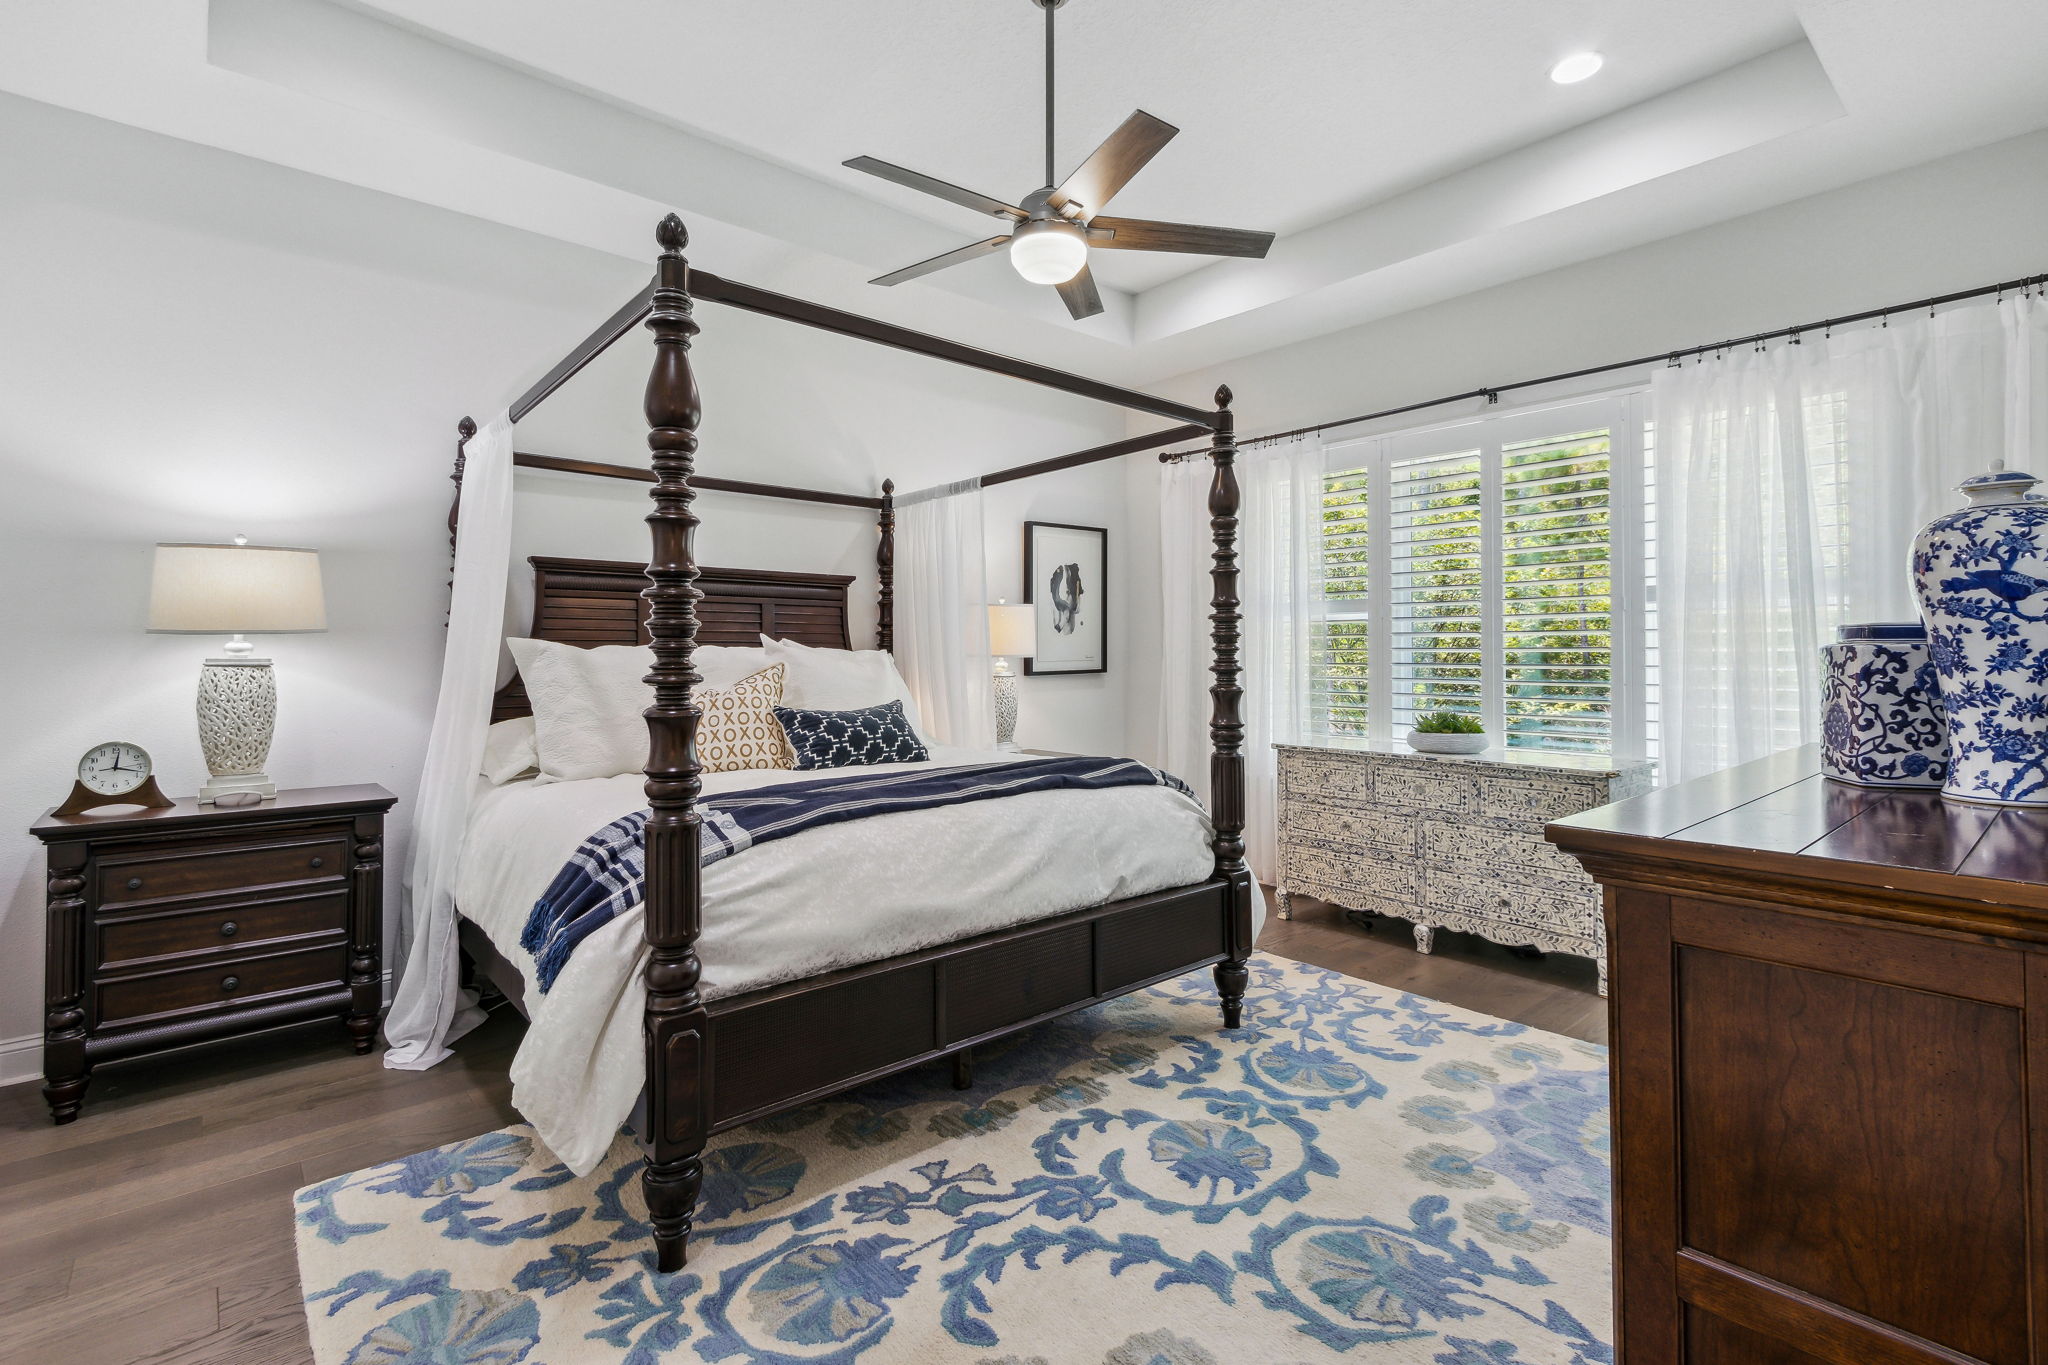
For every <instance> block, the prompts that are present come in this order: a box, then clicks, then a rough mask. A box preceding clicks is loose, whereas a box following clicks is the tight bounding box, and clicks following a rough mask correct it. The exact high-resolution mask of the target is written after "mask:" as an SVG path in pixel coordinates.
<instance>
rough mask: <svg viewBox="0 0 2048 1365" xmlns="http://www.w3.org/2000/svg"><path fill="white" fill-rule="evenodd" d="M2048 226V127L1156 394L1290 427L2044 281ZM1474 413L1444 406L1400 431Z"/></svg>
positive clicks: (1152, 691)
mask: <svg viewBox="0 0 2048 1365" xmlns="http://www.w3.org/2000/svg"><path fill="white" fill-rule="evenodd" d="M2043 223H2048V132H2040V133H2033V134H2029V135H2027V136H2025V137H2020V138H2014V139H2011V140H2009V141H2006V142H2001V143H1996V144H1994V145H1992V146H1989V147H1984V148H1979V149H1977V150H1975V151H1972V152H1967V153H1964V154H1962V155H1959V156H1954V157H1948V158H1944V159H1943V160H1940V161H1935V162H1930V163H1928V164H1926V165H1922V166H1917V167H1913V168H1910V169H1908V170H1905V171H1900V172H1896V173H1894V174H1891V175H1886V176H1880V177H1878V178H1876V179H1872V180H1867V181H1863V182H1861V183H1858V184H1855V185H1850V186H1847V187H1846V188H1843V189H1839V190H1834V191H1831V192H1829V193H1826V194H1819V195H1815V196H1813V197H1811V198H1808V199H1802V200H1797V201H1795V202H1793V203H1789V204H1784V205H1781V206H1779V207H1777V208H1773V209H1768V210H1766V211H1764V212H1761V213H1755V214H1750V215H1748V216H1745V217H1741V218H1735V219H1731V220H1729V221H1727V222H1724V223H1719V224H1716V225H1714V226H1712V227H1708V228H1702V229H1700V230H1698V231H1695V232H1688V233H1684V234H1682V235H1679V236H1676V237H1670V238H1666V239H1664V240H1662V241H1657V242H1651V243H1648V244H1646V245H1644V246H1641V247H1637V248H1634V249H1632V250H1629V251H1623V252H1617V253H1615V254H1614V255H1611V256H1604V257H1600V258H1598V259H1595V260H1591V261H1586V262H1583V263H1581V264H1579V265H1574V266H1570V267H1567V268H1565V269H1562V270H1555V271H1551V272H1549V273H1547V274H1543V275H1536V276H1532V277H1530V278H1528V279H1525V280H1518V281H1516V282H1514V283H1512V284H1507V285H1502V286H1500V287H1498V288H1494V289H1487V290H1483V291H1480V292H1478V293H1474V294H1469V295H1466V296H1464V297H1462V298H1458V299H1453V300H1451V301H1449V302H1446V303H1442V304H1438V305H1436V306H1434V307H1430V308H1425V309H1419V310H1417V311H1415V312H1412V313H1407V314H1403V315H1401V316H1398V317H1392V318H1387V319H1384V320H1381V321H1379V322H1375V323H1372V324H1369V325H1367V326H1362V327H1355V328H1352V329H1350V330H1348V331H1344V332H1339V333H1336V334H1334V335H1331V336H1325V337H1320V338H1317V339H1315V340H1313V341H1309V342H1304V343H1301V344H1299V345H1294V346H1287V347H1282V348H1279V349H1276V350H1272V351H1266V352H1262V353H1259V354H1257V355H1251V356H1246V357H1243V358H1241V359H1238V360H1234V361H1232V362H1230V363H1229V364H1227V365H1223V366H1218V367H1216V368H1213V369H1208V370H1201V371H1197V372H1194V373H1190V374H1185V375H1181V376H1179V377H1177V378H1175V379H1172V380H1168V381H1165V382H1163V383H1160V384H1156V385H1153V386H1152V387H1153V388H1154V390H1155V391H1157V392H1159V393H1162V394H1166V395H1168V396H1171V397H1176V398H1179V399H1182V400H1183V401H1185V402H1191V403H1207V402H1208V401H1209V396H1210V394H1211V393H1213V391H1214V390H1215V388H1216V386H1217V385H1218V384H1219V383H1227V384H1228V385H1229V386H1230V388H1231V390H1232V391H1233V393H1234V394H1235V395H1236V401H1235V404H1234V406H1235V408H1236V410H1237V412H1238V422H1237V429H1238V431H1239V432H1240V433H1242V434H1244V435H1256V434H1258V433H1261V432H1268V431H1280V430H1286V429H1288V428H1292V427H1297V426H1305V425H1308V424H1310V423H1314V422H1322V421H1328V420H1331V419H1333V418H1339V417H1347V416H1351V415H1353V414H1356V413H1360V412H1371V411H1377V410H1380V409H1383V408H1391V407H1397V406H1400V405H1402V404H1406V403H1415V402H1421V401H1423V400H1426V399H1430V398H1434V397H1437V396H1439V395H1442V394H1447V393H1462V392H1467V391H1470V390H1474V389H1478V388H1481V387H1484V386H1486V385H1488V384H1505V383H1512V382H1514V381H1516V380H1520V379H1533V378H1538V377H1540V376H1543V375H1547V374H1559V373H1564V372H1567V371H1570V370H1574V369H1578V368H1582V367H1587V366H1593V365H1601V364H1606V363H1609V362H1612V361H1617V360H1626V359H1629V358H1631V357H1634V356H1642V355H1656V354H1658V353H1660V352H1664V351H1668V350H1670V349H1672V348H1674V347H1684V346H1692V345H1697V344H1700V343H1704V342H1711V341H1713V340H1715V339H1717V338H1722V337H1734V336H1742V335H1745V334H1749V333H1754V332H1760V331H1768V330H1770V329H1773V328H1777V327H1783V326H1790V325H1793V324H1796V323H1800V322H1805V321H1809V320H1812V319H1817V318H1823V317H1827V316H1831V315H1841V314H1846V313H1855V312H1861V311H1863V310H1866V309H1870V308H1878V307H1883V306H1884V305H1886V304H1890V303H1896V302H1903V301H1906V300H1909V299H1914V298H1922V297H1931V296H1933V295H1937V294H1942V293H1947V292H1953V291H1956V290H1961V289H1969V288H1973V287H1975V286H1977V285H1980V284H1989V283H1992V282H1994V281H1998V280H2008V279H2016V278H2020V277H2022V276H2026V275H2029V274H2040V273H2042V272H2044V271H2048V235H2044V234H2043V232H2042V224H2043ZM1640 377H1641V376H1640V375H1636V376H1631V375H1627V374H1617V375H1615V376H1613V377H1612V378H1611V379H1609V380H1604V381H1586V382H1587V383H1611V384H1614V385H1621V384H1624V383H1627V382H1629V381H1630V379H1631V378H1637V379H1640ZM1503 401H1508V400H1503ZM1477 406H1478V405H1476V404H1474V405H1469V407H1468V408H1465V409H1460V408H1452V407H1444V408H1433V409H1430V410H1428V411H1426V412H1422V413H1418V414H1416V415H1415V416H1413V417H1412V418H1407V419H1397V420H1396V421H1395V422H1394V423H1392V424H1390V425H1398V424H1399V422H1400V421H1402V420H1405V421H1408V422H1411V423H1416V424H1420V423H1425V422H1429V421H1436V420H1442V419H1444V418H1448V417H1453V416H1456V415H1458V414H1459V412H1460V411H1464V410H1471V408H1475V407H1477ZM1131 429H1132V430H1133V431H1136V430H1142V429H1143V425H1142V424H1141V423H1132V424H1131ZM1352 430H1363V429H1362V428H1361V429H1352ZM1124 473H1125V476H1126V486H1127V493H1128V499H1129V505H1130V523H1131V534H1130V537H1129V540H1130V557H1131V562H1132V564H1133V565H1134V567H1135V573H1134V578H1133V581H1132V582H1131V584H1130V592H1131V593H1132V594H1133V595H1134V597H1135V600H1136V603H1137V610H1136V611H1135V612H1133V613H1132V615H1131V618H1130V620H1131V623H1132V627H1133V628H1132V629H1131V630H1130V631H1128V632H1126V641H1125V642H1126V645H1127V647H1128V648H1129V649H1130V651H1131V657H1132V660H1133V664H1134V666H1133V667H1132V668H1131V669H1129V670H1127V671H1126V673H1125V675H1124V676H1125V679H1126V681H1127V684H1128V686H1129V688H1130V697H1129V700H1128V703H1127V710H1128V714H1129V716H1130V718H1131V724H1130V733H1131V737H1132V739H1133V741H1134V742H1135V743H1136V744H1137V745H1138V746H1139V748H1140V750H1141V756H1142V753H1143V751H1144V749H1145V747H1146V743H1145V742H1146V737H1147V736H1148V735H1149V733H1150V728H1149V721H1148V720H1147V719H1146V718H1148V717H1149V716H1150V715H1151V714H1152V713H1153V712H1154V711H1155V710H1156V709H1157V699H1158V696H1159V687H1160V678H1159V670H1158V668H1157V667H1156V663H1157V660H1158V658H1159V649H1158V643H1159V634H1158V624H1157V623H1158V603H1159V600H1160V596H1159V594H1160V583H1159V577H1158V573H1157V568H1158V563H1159V560H1158V543H1159V541H1158V477H1159V466H1158V463H1157V461H1155V460H1151V459H1142V460H1141V459H1133V460H1132V461H1130V462H1129V463H1128V464H1127V465H1126V466H1125V469H1124ZM1203 595H1204V597H1205V598H1206V596H1207V594H1206V592H1204V594H1203ZM1206 682H1207V679H1206V677H1204V678H1195V679H1187V680H1185V685H1187V686H1203V685H1205V684H1206ZM1176 685H1181V684H1180V683H1179V682H1177V683H1176Z"/></svg>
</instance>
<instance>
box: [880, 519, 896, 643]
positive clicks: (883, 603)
mask: <svg viewBox="0 0 2048 1365" xmlns="http://www.w3.org/2000/svg"><path fill="white" fill-rule="evenodd" d="M880 522H881V528H882V539H881V541H880V542H879V543H878V544H877V545H876V546H875V576H876V578H877V579H878V580H879V581H880V583H881V585H882V586H881V592H880V596H879V598H878V599H877V601H876V609H875V648H877V649H883V650H888V651H889V652H891V653H894V652H895V650H896V480H894V479H884V480H882V512H881V517H880Z"/></svg>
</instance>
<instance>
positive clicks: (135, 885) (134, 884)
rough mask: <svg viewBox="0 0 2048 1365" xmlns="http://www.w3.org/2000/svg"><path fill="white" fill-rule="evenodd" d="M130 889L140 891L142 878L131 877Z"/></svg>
mask: <svg viewBox="0 0 2048 1365" xmlns="http://www.w3.org/2000/svg"><path fill="white" fill-rule="evenodd" d="M128 889H129V890H130V891H140V890H141V889H142V878H140V877H130V878H129V879H128Z"/></svg>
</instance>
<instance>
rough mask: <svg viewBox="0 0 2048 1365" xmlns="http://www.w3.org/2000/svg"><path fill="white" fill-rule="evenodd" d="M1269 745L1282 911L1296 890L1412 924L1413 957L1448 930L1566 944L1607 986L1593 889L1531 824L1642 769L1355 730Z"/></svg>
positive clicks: (1615, 788)
mask: <svg viewBox="0 0 2048 1365" xmlns="http://www.w3.org/2000/svg"><path fill="white" fill-rule="evenodd" d="M1275 747H1276V748H1277V749H1278V750H1279V760H1280V884H1279V886H1278V888H1276V889H1277V890H1278V892H1279V907H1278V908H1279V912H1280V918H1282V919H1288V918H1291V917H1292V907H1291V906H1290V905H1289V903H1288V897H1289V895H1290V894H1291V893H1293V892H1296V891H1299V892H1303V893H1305V894H1307V895H1311V896H1315V897H1317V898H1318V899H1320V900H1326V901H1329V902H1331V903H1332V904H1334V905H1340V906H1343V907H1344V908H1345V909H1347V910H1359V911H1368V912H1373V913H1378V914H1387V915H1394V916H1397V917H1399V918H1401V919H1407V920H1413V921H1414V922H1415V947H1416V949H1417V951H1419V952H1425V953H1426V952H1428V951H1429V950H1430V946H1431V942H1432V940H1433V939H1434V937H1435V934H1436V931H1437V930H1438V929H1455V930H1462V931H1464V932H1466V933H1472V934H1478V935H1480V936H1481V937H1482V938H1487V939H1491V940H1492V941H1493V942H1495V943H1502V944H1506V945H1508V946H1509V947H1534V948H1539V949H1542V950H1544V951H1546V952H1560V953H1578V954H1580V955H1582V956H1585V957H1590V958H1592V959H1593V960H1594V961H1595V962H1596V963H1598V964H1599V966H1600V993H1601V994H1602V995H1605V994H1606V993H1607V951H1606V930H1605V927H1604V925H1603V924H1602V921H1601V916H1600V890H1599V888H1598V887H1597V886H1595V885H1594V883H1593V879H1592V878H1590V877H1588V876H1587V875H1586V874H1585V872H1584V871H1583V870H1582V869H1581V868H1580V867H1579V865H1578V863H1577V862H1575V861H1574V860H1573V859H1571V858H1569V857H1567V856H1565V855H1564V854H1562V853H1560V852H1559V851H1558V850H1557V849H1555V848H1553V847H1551V845H1550V844H1548V843H1547V842H1545V840H1544V838H1543V827H1544V825H1545V824H1547V823H1548V822H1550V821H1552V820H1556V819H1558V818H1560V817H1562V816H1566V815H1575V814H1577V813H1578V812H1580V811H1584V810H1591V809H1592V808H1593V807H1595V806H1604V805H1606V804H1607V803H1608V802H1610V801H1620V800H1623V799H1625V798H1627V797H1631V796H1640V795H1641V794H1643V793H1644V792H1647V791H1648V790H1649V789H1650V785H1651V766H1650V765H1649V764H1647V763H1635V764H1617V763H1616V762H1614V761H1613V760H1612V759H1608V758H1605V757H1600V756H1594V755H1586V754H1557V753H1546V752H1542V751H1536V750H1525V749H1512V750H1510V749H1488V750H1486V751H1485V752H1484V753H1478V754H1470V755H1466V754H1418V753H1416V752H1414V751H1413V750H1411V749H1409V748H1408V746H1407V745H1405V744H1398V743H1387V742H1384V741H1379V740H1365V739H1343V738H1336V739H1329V740H1324V741H1320V742H1318V743H1316V744H1313V745H1291V744H1281V745H1276V746H1275Z"/></svg>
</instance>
